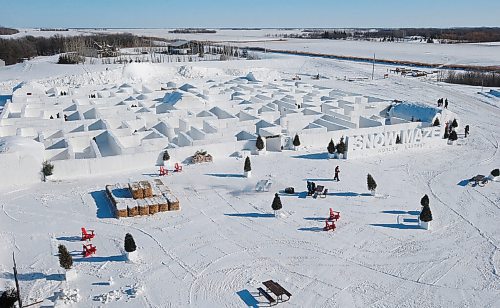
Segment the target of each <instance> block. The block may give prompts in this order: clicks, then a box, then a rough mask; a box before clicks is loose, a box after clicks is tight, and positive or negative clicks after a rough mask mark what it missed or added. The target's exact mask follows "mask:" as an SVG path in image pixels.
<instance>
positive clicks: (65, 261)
mask: <svg viewBox="0 0 500 308" xmlns="http://www.w3.org/2000/svg"><path fill="white" fill-rule="evenodd" d="M58 250H59V265H61V267H62V268H64V269H66V270H69V269H71V266H73V257H72V256H71V255H70V254H69V252H68V249H66V246H64V245H59V247H58Z"/></svg>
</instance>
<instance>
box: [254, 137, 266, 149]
mask: <svg viewBox="0 0 500 308" xmlns="http://www.w3.org/2000/svg"><path fill="white" fill-rule="evenodd" d="M255 146H256V147H257V150H259V151H262V149H264V140H262V137H261V136H260V135H259V136H258V137H257V141H256V142H255Z"/></svg>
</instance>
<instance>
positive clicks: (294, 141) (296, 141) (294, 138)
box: [293, 134, 300, 147]
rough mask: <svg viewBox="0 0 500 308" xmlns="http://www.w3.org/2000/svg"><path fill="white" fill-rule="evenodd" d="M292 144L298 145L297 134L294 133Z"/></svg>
mask: <svg viewBox="0 0 500 308" xmlns="http://www.w3.org/2000/svg"><path fill="white" fill-rule="evenodd" d="M293 145H294V146H296V147H298V146H299V145H300V139H299V135H297V134H295V137H293Z"/></svg>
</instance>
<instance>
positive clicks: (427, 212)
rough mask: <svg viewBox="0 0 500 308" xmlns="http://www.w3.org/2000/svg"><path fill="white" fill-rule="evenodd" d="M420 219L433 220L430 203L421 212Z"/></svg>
mask: <svg viewBox="0 0 500 308" xmlns="http://www.w3.org/2000/svg"><path fill="white" fill-rule="evenodd" d="M420 220H421V221H424V222H429V221H432V212H431V208H430V207H429V205H426V206H424V207H423V208H422V211H421V212H420Z"/></svg>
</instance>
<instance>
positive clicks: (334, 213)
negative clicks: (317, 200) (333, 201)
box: [328, 208, 340, 221]
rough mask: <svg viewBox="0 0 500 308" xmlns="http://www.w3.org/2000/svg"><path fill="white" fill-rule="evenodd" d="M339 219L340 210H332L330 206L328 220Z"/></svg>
mask: <svg viewBox="0 0 500 308" xmlns="http://www.w3.org/2000/svg"><path fill="white" fill-rule="evenodd" d="M339 219H340V212H337V211H334V210H333V209H332V208H330V217H328V220H335V221H337V220H339Z"/></svg>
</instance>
